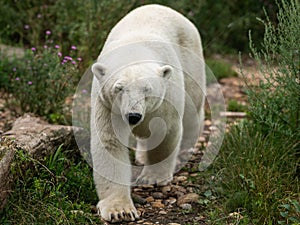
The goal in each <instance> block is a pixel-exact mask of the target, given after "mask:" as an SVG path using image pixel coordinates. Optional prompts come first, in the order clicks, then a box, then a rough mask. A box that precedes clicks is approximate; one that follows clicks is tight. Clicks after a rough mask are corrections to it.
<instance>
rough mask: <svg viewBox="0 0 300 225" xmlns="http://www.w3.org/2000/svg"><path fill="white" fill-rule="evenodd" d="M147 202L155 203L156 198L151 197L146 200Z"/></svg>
mask: <svg viewBox="0 0 300 225" xmlns="http://www.w3.org/2000/svg"><path fill="white" fill-rule="evenodd" d="M146 201H147V202H154V198H153V197H152V196H149V197H147V198H146Z"/></svg>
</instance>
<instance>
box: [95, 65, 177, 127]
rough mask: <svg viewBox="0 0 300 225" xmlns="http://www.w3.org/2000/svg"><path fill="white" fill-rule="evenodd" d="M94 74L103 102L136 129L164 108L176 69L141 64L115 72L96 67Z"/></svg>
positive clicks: (103, 66) (104, 67)
mask: <svg viewBox="0 0 300 225" xmlns="http://www.w3.org/2000/svg"><path fill="white" fill-rule="evenodd" d="M92 72H93V74H94V75H95V76H96V78H97V79H98V81H99V83H100V86H101V90H100V93H99V95H100V99H101V101H103V103H104V104H105V105H106V106H107V107H110V108H111V109H112V111H113V112H117V113H120V114H121V116H122V119H123V120H124V121H125V122H126V123H129V125H131V126H136V125H138V124H140V123H141V122H142V121H143V120H144V118H145V116H146V114H147V113H151V112H153V111H155V110H156V109H157V108H158V107H159V106H160V105H161V104H162V102H163V100H164V98H165V94H166V90H167V88H168V79H169V78H170V77H171V76H172V73H173V68H172V67H171V66H169V65H159V64H156V63H140V64H134V65H129V66H126V67H124V68H121V69H119V70H117V71H115V72H111V71H110V70H109V69H107V67H106V66H105V65H102V64H101V63H95V64H94V65H93V66H92Z"/></svg>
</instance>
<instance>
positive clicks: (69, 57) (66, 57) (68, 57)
mask: <svg viewBox="0 0 300 225" xmlns="http://www.w3.org/2000/svg"><path fill="white" fill-rule="evenodd" d="M64 59H66V60H70V61H72V60H73V59H72V57H71V56H67V55H66V56H65V57H64Z"/></svg>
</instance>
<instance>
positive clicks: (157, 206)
mask: <svg viewBox="0 0 300 225" xmlns="http://www.w3.org/2000/svg"><path fill="white" fill-rule="evenodd" d="M151 206H152V207H153V208H164V207H165V205H164V204H162V203H161V201H155V202H151Z"/></svg>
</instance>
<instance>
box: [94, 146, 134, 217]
mask: <svg viewBox="0 0 300 225" xmlns="http://www.w3.org/2000/svg"><path fill="white" fill-rule="evenodd" d="M97 150H98V151H97ZM97 150H96V152H93V169H94V171H93V173H94V182H95V185H96V190H97V194H98V196H99V199H100V201H99V203H98V204H97V209H98V212H99V214H100V215H101V217H102V218H103V219H104V220H106V221H110V222H120V221H134V220H135V219H137V218H139V215H138V212H137V210H136V208H135V207H134V205H133V202H132V199H131V196H130V186H129V183H130V177H131V170H130V166H129V163H130V162H129V157H128V154H127V150H126V149H125V148H124V149H122V150H121V151H119V153H118V154H117V155H115V156H114V155H111V154H110V153H109V152H107V151H106V150H105V149H101V148H100V149H99V148H98V149H97Z"/></svg>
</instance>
